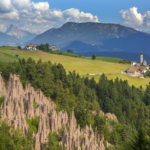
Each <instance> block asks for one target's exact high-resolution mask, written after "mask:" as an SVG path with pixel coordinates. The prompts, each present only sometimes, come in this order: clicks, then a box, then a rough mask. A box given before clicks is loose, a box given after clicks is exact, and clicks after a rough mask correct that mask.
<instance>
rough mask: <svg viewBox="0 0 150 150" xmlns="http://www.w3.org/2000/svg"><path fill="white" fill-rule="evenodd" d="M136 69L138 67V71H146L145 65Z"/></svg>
mask: <svg viewBox="0 0 150 150" xmlns="http://www.w3.org/2000/svg"><path fill="white" fill-rule="evenodd" d="M138 69H139V71H140V73H145V72H147V67H145V66H139V67H138Z"/></svg>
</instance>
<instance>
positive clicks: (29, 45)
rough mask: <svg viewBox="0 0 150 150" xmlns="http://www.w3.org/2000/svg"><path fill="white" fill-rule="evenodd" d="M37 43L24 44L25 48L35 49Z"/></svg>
mask: <svg viewBox="0 0 150 150" xmlns="http://www.w3.org/2000/svg"><path fill="white" fill-rule="evenodd" d="M37 47H38V45H36V44H28V45H26V49H27V50H37Z"/></svg>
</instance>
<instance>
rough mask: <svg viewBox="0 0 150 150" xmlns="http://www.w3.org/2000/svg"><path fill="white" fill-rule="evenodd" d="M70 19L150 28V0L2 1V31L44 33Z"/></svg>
mask: <svg viewBox="0 0 150 150" xmlns="http://www.w3.org/2000/svg"><path fill="white" fill-rule="evenodd" d="M66 22H101V23H115V24H121V25H124V26H127V27H132V28H135V29H137V30H140V31H150V0H47V1H43V0H0V31H2V32H5V30H6V28H7V26H9V25H10V24H13V25H15V26H20V27H21V28H22V29H25V30H33V31H34V30H38V31H41V32H44V31H46V30H48V29H50V28H58V27H61V26H62V25H63V24H64V23H66Z"/></svg>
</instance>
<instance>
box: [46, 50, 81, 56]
mask: <svg viewBox="0 0 150 150" xmlns="http://www.w3.org/2000/svg"><path fill="white" fill-rule="evenodd" d="M48 53H50V54H58V55H60V54H61V55H65V56H71V57H79V55H77V54H73V53H68V52H63V51H58V50H56V51H49V52H48ZM81 57H83V56H81Z"/></svg>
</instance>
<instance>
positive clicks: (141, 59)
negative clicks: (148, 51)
mask: <svg viewBox="0 0 150 150" xmlns="http://www.w3.org/2000/svg"><path fill="white" fill-rule="evenodd" d="M140 63H141V64H142V63H143V52H142V51H141V53H140Z"/></svg>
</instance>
